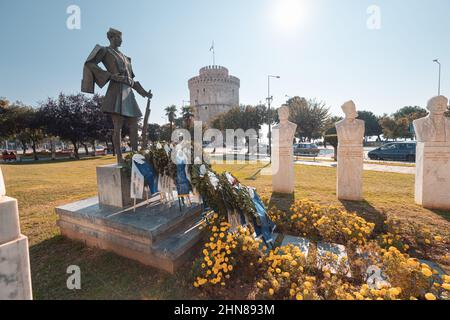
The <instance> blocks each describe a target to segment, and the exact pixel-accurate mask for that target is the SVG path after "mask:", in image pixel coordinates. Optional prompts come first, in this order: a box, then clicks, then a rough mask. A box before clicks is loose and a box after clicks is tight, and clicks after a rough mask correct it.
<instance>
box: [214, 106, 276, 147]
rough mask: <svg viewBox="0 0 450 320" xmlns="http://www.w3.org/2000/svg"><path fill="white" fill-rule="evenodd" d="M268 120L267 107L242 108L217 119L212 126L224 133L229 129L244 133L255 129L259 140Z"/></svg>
mask: <svg viewBox="0 0 450 320" xmlns="http://www.w3.org/2000/svg"><path fill="white" fill-rule="evenodd" d="M267 118H268V117H267V108H266V107H265V106H262V105H259V106H256V107H254V106H240V107H234V108H232V109H231V110H229V111H228V112H226V113H224V114H221V115H219V116H218V117H216V119H214V121H213V123H212V126H213V127H214V128H216V129H219V130H221V131H222V132H225V130H227V129H233V130H237V129H242V130H244V132H245V131H247V130H251V129H253V130H255V133H256V137H255V138H256V139H258V138H259V131H260V130H261V126H262V125H263V124H264V123H265V122H266V121H267ZM250 138H251V137H248V136H246V142H247V145H248V153H250V143H249V139H250Z"/></svg>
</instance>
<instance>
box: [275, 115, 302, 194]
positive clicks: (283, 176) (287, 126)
mask: <svg viewBox="0 0 450 320" xmlns="http://www.w3.org/2000/svg"><path fill="white" fill-rule="evenodd" d="M278 115H279V118H280V124H279V125H277V126H275V127H274V128H273V137H274V139H273V141H274V148H273V153H272V191H273V192H275V193H286V194H291V193H293V192H294V189H295V172H294V154H293V142H294V137H295V131H296V129H297V125H296V124H295V123H292V122H289V121H288V119H289V108H288V107H287V106H282V107H281V108H280V109H278Z"/></svg>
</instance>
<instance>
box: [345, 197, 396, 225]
mask: <svg viewBox="0 0 450 320" xmlns="http://www.w3.org/2000/svg"><path fill="white" fill-rule="evenodd" d="M340 202H341V203H342V205H343V206H344V207H345V209H346V210H347V211H349V212H356V214H357V215H358V216H360V217H362V218H364V219H365V220H366V221H368V222H371V223H374V224H375V232H376V233H381V232H384V231H385V230H384V229H385V224H384V222H385V221H386V219H387V215H386V213H385V212H382V211H379V210H377V209H376V208H375V207H374V206H372V205H371V204H370V203H369V202H367V201H366V200H363V201H347V200H340Z"/></svg>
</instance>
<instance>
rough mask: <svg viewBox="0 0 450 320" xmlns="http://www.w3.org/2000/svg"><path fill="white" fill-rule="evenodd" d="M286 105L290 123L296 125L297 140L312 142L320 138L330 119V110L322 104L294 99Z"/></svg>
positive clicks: (315, 101)
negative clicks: (288, 110)
mask: <svg viewBox="0 0 450 320" xmlns="http://www.w3.org/2000/svg"><path fill="white" fill-rule="evenodd" d="M287 105H288V106H289V109H290V117H289V119H290V121H292V122H293V123H295V124H297V132H296V136H297V138H299V139H300V140H301V141H312V140H314V139H319V138H320V137H322V135H323V132H324V129H325V125H326V124H327V121H328V120H329V118H330V113H329V112H330V109H329V108H327V107H326V105H325V103H324V102H321V101H317V100H315V99H309V100H307V99H305V98H300V97H294V98H291V99H289V100H288V102H287Z"/></svg>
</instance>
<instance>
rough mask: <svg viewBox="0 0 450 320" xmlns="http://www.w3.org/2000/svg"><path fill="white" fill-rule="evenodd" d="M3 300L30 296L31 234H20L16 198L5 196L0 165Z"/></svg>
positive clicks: (0, 295)
mask: <svg viewBox="0 0 450 320" xmlns="http://www.w3.org/2000/svg"><path fill="white" fill-rule="evenodd" d="M0 191H2V193H0V300H31V299H32V298H33V297H32V291H31V273H30V258H29V253H28V238H27V237H25V236H23V235H21V234H20V224H19V210H18V207H17V200H16V199H13V198H10V197H7V196H5V194H4V193H5V192H4V191H5V188H4V183H3V176H2V172H1V169H0Z"/></svg>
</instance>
